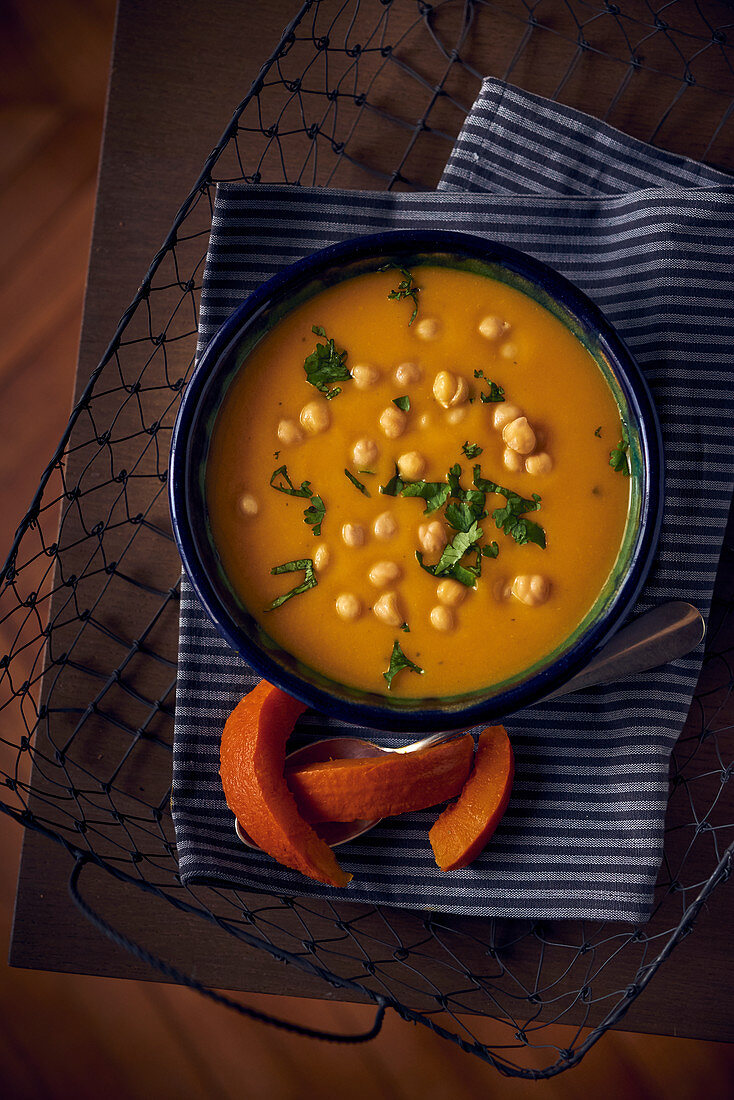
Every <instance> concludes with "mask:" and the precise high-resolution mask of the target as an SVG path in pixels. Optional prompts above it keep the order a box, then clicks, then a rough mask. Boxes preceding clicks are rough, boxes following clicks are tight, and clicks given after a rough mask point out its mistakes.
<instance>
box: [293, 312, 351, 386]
mask: <svg viewBox="0 0 734 1100" xmlns="http://www.w3.org/2000/svg"><path fill="white" fill-rule="evenodd" d="M311 331H312V332H313V333H315V334H316V336H323V337H324V339H325V340H326V343H325V344H319V343H317V344H316V350H315V351H312V352H311V354H310V355H307V356H306V360H305V362H304V364H303V369H304V370H305V372H306V379H307V381H309V382H310V383H311V385H312V386H315V387H316V389H317V390H318V391H319V392H320V393H323V395H324V397H325V398H326V400H327V401H330V400H331V398H332V397H336V396H337V394H340V393H341V392H342V390H341V386H334V387H333V388H332V389H330V388H329V384H330V383H331V382H346V381H347V380H348V379H349V378H351V375H350V373H349V371H348V370H347V366H346V361H347V353H346V351H337V348H336V345H335V343H334V341H333V340H331V339H329V337H328V336H327V335H326V331H325V329H324V328H323V327H322V326H321V325H312V326H311Z"/></svg>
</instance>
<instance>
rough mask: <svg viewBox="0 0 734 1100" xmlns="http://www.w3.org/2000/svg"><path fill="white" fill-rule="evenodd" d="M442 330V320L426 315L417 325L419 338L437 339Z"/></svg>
mask: <svg viewBox="0 0 734 1100" xmlns="http://www.w3.org/2000/svg"><path fill="white" fill-rule="evenodd" d="M440 331H441V322H440V321H437V320H436V318H435V317H426V318H425V319H424V320H423V321H419V322H418V324H417V325H416V326H415V334H416V336H417V337H418V339H419V340H435V339H436V338H437V337H438V334H439V332H440Z"/></svg>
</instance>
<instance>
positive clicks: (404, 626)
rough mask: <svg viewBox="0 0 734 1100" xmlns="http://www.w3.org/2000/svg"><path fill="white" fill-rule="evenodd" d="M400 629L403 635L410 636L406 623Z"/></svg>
mask: <svg viewBox="0 0 734 1100" xmlns="http://www.w3.org/2000/svg"><path fill="white" fill-rule="evenodd" d="M400 629H401V630H402V631H403V633H404V634H410V627H409V626H408V624H407V623H403V625H402V626H401V627H400Z"/></svg>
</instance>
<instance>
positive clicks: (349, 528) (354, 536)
mask: <svg viewBox="0 0 734 1100" xmlns="http://www.w3.org/2000/svg"><path fill="white" fill-rule="evenodd" d="M342 538H343V539H344V542H345V543H346V544H347V546H364V544H365V542H366V541H367V532H366V531H365V529H364V527H363V526H362V524H361V523H345V524H344V526H343V527H342Z"/></svg>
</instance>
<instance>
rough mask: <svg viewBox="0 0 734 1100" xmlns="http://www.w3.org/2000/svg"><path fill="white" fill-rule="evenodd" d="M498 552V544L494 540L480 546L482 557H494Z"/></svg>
mask: <svg viewBox="0 0 734 1100" xmlns="http://www.w3.org/2000/svg"><path fill="white" fill-rule="evenodd" d="M499 552H500V548H499V544H498V543H496V542H488V543H487V545H486V546H483V547H482V557H483V558H496V557H497V555H498V554H499Z"/></svg>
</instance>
